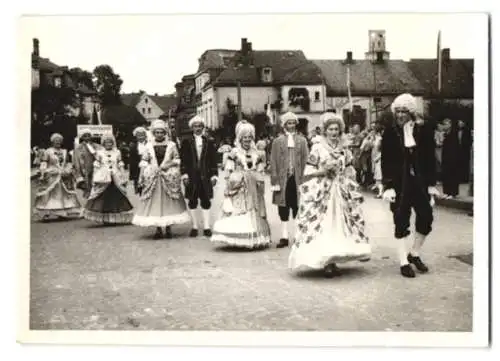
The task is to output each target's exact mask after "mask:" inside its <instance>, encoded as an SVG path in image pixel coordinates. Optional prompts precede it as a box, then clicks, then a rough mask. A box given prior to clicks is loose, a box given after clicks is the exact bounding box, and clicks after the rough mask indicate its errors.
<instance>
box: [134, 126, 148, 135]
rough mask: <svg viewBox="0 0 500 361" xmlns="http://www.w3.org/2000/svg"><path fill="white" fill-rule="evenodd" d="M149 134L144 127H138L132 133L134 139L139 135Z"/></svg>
mask: <svg viewBox="0 0 500 361" xmlns="http://www.w3.org/2000/svg"><path fill="white" fill-rule="evenodd" d="M147 132H148V131H147V130H146V128H144V127H137V128H135V129H134V131H133V132H132V135H133V136H134V137H137V134H138V133H144V134H147Z"/></svg>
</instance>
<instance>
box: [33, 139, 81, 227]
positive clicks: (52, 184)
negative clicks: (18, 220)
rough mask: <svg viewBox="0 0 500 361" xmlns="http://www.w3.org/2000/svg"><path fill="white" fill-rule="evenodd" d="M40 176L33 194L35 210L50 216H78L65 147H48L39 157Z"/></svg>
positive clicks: (72, 179) (79, 206) (78, 207)
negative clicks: (35, 191)
mask: <svg viewBox="0 0 500 361" xmlns="http://www.w3.org/2000/svg"><path fill="white" fill-rule="evenodd" d="M40 173H41V178H40V180H39V184H38V190H37V193H36V195H35V212H36V214H38V215H39V216H41V217H43V218H46V217H50V216H56V217H71V216H79V215H80V213H81V204H80V202H79V201H78V197H77V194H76V190H75V178H74V175H73V168H72V165H71V163H70V160H69V155H68V152H67V150H66V149H56V148H48V149H47V150H46V151H45V152H44V153H43V154H42V155H41V157H40Z"/></svg>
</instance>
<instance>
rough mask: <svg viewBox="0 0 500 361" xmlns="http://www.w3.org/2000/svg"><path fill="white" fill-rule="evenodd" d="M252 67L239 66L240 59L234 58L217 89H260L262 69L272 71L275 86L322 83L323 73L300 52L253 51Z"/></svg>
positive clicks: (220, 77) (216, 83)
mask: <svg viewBox="0 0 500 361" xmlns="http://www.w3.org/2000/svg"><path fill="white" fill-rule="evenodd" d="M250 59H252V62H251V65H242V66H238V65H237V64H235V63H237V62H240V61H241V55H240V54H238V55H236V56H235V58H234V61H233V64H232V65H231V66H230V67H228V68H227V69H225V70H224V71H222V73H221V74H220V75H219V77H218V78H217V79H216V80H215V82H214V85H218V86H220V85H233V84H234V83H235V82H237V81H239V82H241V85H261V84H262V80H261V76H260V73H259V71H260V69H261V68H263V67H266V66H269V67H271V69H272V76H273V82H272V83H273V85H276V84H297V83H300V84H318V83H321V82H322V80H321V74H320V70H319V69H318V68H317V67H316V66H315V65H314V64H311V62H310V61H309V60H307V58H306V57H305V55H304V53H303V52H302V51H301V50H253V51H252V52H251V55H250Z"/></svg>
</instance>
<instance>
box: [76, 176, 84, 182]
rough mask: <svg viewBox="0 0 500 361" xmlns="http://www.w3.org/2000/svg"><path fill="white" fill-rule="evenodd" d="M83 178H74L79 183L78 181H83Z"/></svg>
mask: <svg viewBox="0 0 500 361" xmlns="http://www.w3.org/2000/svg"><path fill="white" fill-rule="evenodd" d="M84 180H85V179H83V177H77V178H76V183H80V182H83V181H84Z"/></svg>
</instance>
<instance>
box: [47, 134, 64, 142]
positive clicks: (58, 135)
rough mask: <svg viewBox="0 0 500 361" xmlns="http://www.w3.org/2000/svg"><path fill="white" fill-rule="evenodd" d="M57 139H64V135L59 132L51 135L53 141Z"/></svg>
mask: <svg viewBox="0 0 500 361" xmlns="http://www.w3.org/2000/svg"><path fill="white" fill-rule="evenodd" d="M56 139H60V140H64V137H63V136H62V135H61V134H59V133H54V134H52V135H51V136H50V141H51V142H54V141H55V140H56Z"/></svg>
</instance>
